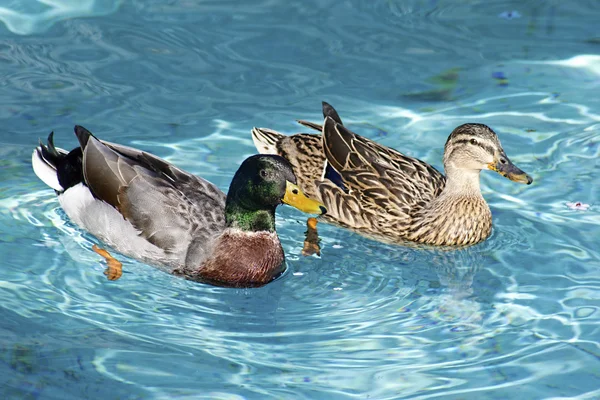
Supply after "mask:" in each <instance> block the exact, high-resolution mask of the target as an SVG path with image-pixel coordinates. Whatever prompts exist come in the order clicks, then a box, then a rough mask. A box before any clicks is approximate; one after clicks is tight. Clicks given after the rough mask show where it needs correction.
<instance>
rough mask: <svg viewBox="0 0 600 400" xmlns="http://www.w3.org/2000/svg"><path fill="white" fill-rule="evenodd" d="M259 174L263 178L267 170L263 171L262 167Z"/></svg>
mask: <svg viewBox="0 0 600 400" xmlns="http://www.w3.org/2000/svg"><path fill="white" fill-rule="evenodd" d="M260 176H262V177H263V178H266V177H267V171H265V170H264V169H261V170H260Z"/></svg>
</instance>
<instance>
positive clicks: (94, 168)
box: [32, 126, 327, 288]
mask: <svg viewBox="0 0 600 400" xmlns="http://www.w3.org/2000/svg"><path fill="white" fill-rule="evenodd" d="M53 135H54V133H53V132H52V133H50V135H49V136H48V139H47V143H46V144H43V143H42V142H41V141H40V144H39V146H37V147H36V148H35V149H34V151H33V154H32V166H33V170H34V172H35V174H36V175H37V176H38V177H39V178H40V179H41V180H42V181H43V182H44V183H45V184H46V185H48V186H49V187H51V188H52V189H54V190H55V193H56V194H57V197H58V202H59V203H60V206H61V207H62V209H63V210H64V211H65V213H66V214H67V216H68V217H69V219H70V220H71V221H72V222H73V223H74V224H76V225H77V226H79V227H80V228H82V229H83V230H85V231H87V232H89V233H90V234H92V235H93V236H95V237H96V238H97V239H99V240H100V241H101V242H103V243H104V244H106V245H108V246H110V247H111V248H113V249H114V250H116V251H117V252H118V253H120V254H123V255H125V256H129V257H133V258H135V259H137V260H140V261H142V262H145V263H148V264H152V265H155V266H158V267H160V268H162V269H164V270H166V271H168V272H170V273H172V274H174V275H177V276H181V277H183V278H185V279H188V280H192V281H197V282H203V283H207V284H211V285H215V286H224V287H238V288H240V287H259V286H263V285H265V284H267V283H269V282H271V281H273V280H274V279H276V278H277V277H278V276H280V275H281V274H282V273H283V272H284V270H285V262H284V252H283V248H282V246H281V243H280V241H279V238H278V236H277V232H276V230H275V209H276V208H277V207H278V206H279V205H281V204H287V205H290V206H293V207H296V208H298V209H299V210H301V211H303V212H306V213H309V214H316V215H321V214H324V213H325V212H326V211H327V210H326V208H325V207H324V206H323V204H322V203H320V202H318V201H316V200H314V199H310V198H308V197H307V196H306V195H305V194H304V193H303V191H302V190H301V189H300V187H299V186H298V185H297V179H296V176H295V175H294V172H293V169H292V166H291V165H290V164H289V162H288V161H286V160H285V159H284V158H283V157H281V156H277V155H262V154H256V155H253V156H250V157H248V158H246V159H245V160H244V161H243V162H242V163H241V165H240V166H239V169H238V170H237V172H236V173H235V175H234V176H233V179H232V180H231V184H230V186H229V190H228V192H227V194H225V193H223V192H222V191H221V190H220V189H219V188H218V187H217V186H216V185H214V184H213V183H211V182H209V181H208V180H206V179H203V178H201V177H198V176H195V175H193V174H191V173H189V172H186V171H184V170H182V169H180V168H178V167H176V166H175V165H173V164H171V163H169V162H167V161H165V160H163V159H161V158H159V157H157V156H155V155H152V154H150V153H148V152H145V151H142V150H139V149H135V148H132V147H128V146H123V145H119V144H115V143H111V142H107V141H102V140H100V139H98V138H96V137H95V136H94V135H93V134H92V133H91V132H90V131H88V130H87V129H85V128H84V127H82V126H75V135H76V137H77V139H78V141H79V146H78V147H76V148H75V149H73V150H71V151H66V150H64V149H61V148H58V147H55V145H54V136H53ZM94 250H95V251H97V248H95V249H94ZM97 252H98V253H99V254H102V253H100V252H99V251H97ZM103 256H105V255H103ZM105 257H106V258H107V260H109V258H108V256H105ZM109 279H110V278H109Z"/></svg>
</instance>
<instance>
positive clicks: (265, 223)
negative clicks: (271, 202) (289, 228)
mask: <svg viewBox="0 0 600 400" xmlns="http://www.w3.org/2000/svg"><path fill="white" fill-rule="evenodd" d="M225 222H226V224H227V227H229V228H236V229H240V230H242V231H247V232H261V231H265V232H275V207H273V208H272V209H259V210H257V209H255V208H253V207H248V206H245V205H244V204H242V203H241V202H238V201H233V200H230V199H229V197H228V198H227V203H226V205H225Z"/></svg>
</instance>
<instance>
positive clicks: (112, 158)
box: [75, 126, 225, 253]
mask: <svg viewBox="0 0 600 400" xmlns="http://www.w3.org/2000/svg"><path fill="white" fill-rule="evenodd" d="M75 133H76V135H77V138H78V139H79V142H80V146H81V148H82V149H83V165H82V168H83V174H84V180H85V183H86V185H87V186H88V187H89V188H90V191H91V192H92V193H93V195H94V196H95V197H96V198H98V199H100V200H103V201H105V202H106V203H108V204H110V205H111V206H113V207H114V208H115V209H117V210H118V211H119V212H120V213H121V215H122V216H123V217H124V218H125V219H126V220H127V221H129V222H130V223H131V224H132V225H133V226H134V227H135V228H136V229H138V230H139V231H140V235H141V236H142V237H144V238H146V240H148V241H149V242H150V243H152V244H154V245H156V246H158V247H160V248H161V249H163V250H165V251H166V252H171V253H179V252H185V251H186V249H187V248H188V246H189V244H190V243H191V241H192V239H194V240H197V239H198V238H199V237H200V238H202V237H205V238H206V239H207V240H209V239H210V238H211V237H214V236H215V235H218V234H219V233H221V232H222V230H223V229H224V226H225V218H224V215H223V214H224V210H225V194H224V193H223V192H222V191H221V190H219V189H218V188H217V187H216V186H215V185H213V184H212V183H210V182H208V181H207V180H205V179H202V178H199V177H197V176H194V175H192V174H189V173H187V172H185V171H183V170H181V169H179V168H177V167H175V166H174V165H172V164H170V163H168V162H166V161H165V160H162V159H161V158H159V157H156V156H153V155H151V154H149V153H146V152H143V151H140V150H137V149H134V148H131V147H127V146H121V145H117V144H113V143H109V142H102V141H100V140H98V139H97V138H95V137H94V136H93V135H92V134H91V132H89V131H88V130H86V129H85V128H83V127H81V126H77V127H75Z"/></svg>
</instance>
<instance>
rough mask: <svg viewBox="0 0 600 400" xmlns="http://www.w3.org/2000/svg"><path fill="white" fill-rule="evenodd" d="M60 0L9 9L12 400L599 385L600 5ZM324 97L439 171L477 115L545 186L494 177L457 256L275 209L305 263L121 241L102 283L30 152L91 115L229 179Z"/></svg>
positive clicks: (7, 285) (1, 34)
mask: <svg viewBox="0 0 600 400" xmlns="http://www.w3.org/2000/svg"><path fill="white" fill-rule="evenodd" d="M69 3H74V2H67V1H59V0H54V1H52V2H50V1H46V2H35V1H24V0H23V1H8V2H4V3H3V4H4V5H3V7H4V8H1V9H0V20H1V21H2V22H3V25H0V71H1V75H0V76H1V77H2V79H1V81H0V82H1V87H2V90H1V91H0V103H1V107H0V119H1V121H2V129H1V131H0V143H1V146H0V154H1V160H2V163H1V167H2V168H1V169H0V174H1V184H0V185H1V186H0V246H1V252H2V255H3V257H2V259H3V261H2V268H1V269H0V305H1V309H0V310H1V311H0V313H1V316H0V321H1V322H0V330H1V332H0V338H1V339H0V377H1V378H0V383H1V385H0V387H1V389H0V391H1V392H2V398H7V399H8V398H19V399H82V398H102V399H113V398H114V399H117V398H118V399H137V398H144V399H146V398H151V399H167V398H169V399H171V398H193V399H202V398H206V399H351V398H352V399H367V398H369V399H507V398H523V399H525V398H526V399H564V398H578V399H594V398H600V390H599V389H598V388H599V387H600V376H599V371H600V362H599V356H600V348H599V343H600V342H599V338H600V328H599V324H598V323H599V321H600V312H599V307H600V274H599V272H598V271H599V268H600V251H599V250H598V249H599V246H598V237H599V233H600V229H599V225H600V214H599V212H598V211H599V210H600V208H599V207H600V204H599V193H600V191H599V189H598V184H597V178H596V176H597V175H598V172H599V167H600V163H599V161H598V160H599V159H600V158H599V156H600V96H598V93H599V90H600V55H599V53H600V52H599V51H600V37H599V36H598V30H597V22H598V21H599V20H600V7H599V6H598V4H597V2H596V1H594V0H588V1H584V0H581V1H575V2H562V1H544V2H539V1H518V2H517V1H514V2H510V1H493V2H491V1H478V0H463V1H442V0H439V1H435V0H421V1H419V0H412V1H404V0H403V1H399V0H398V1H396V0H392V1H385V2H384V1H381V2H359V1H347V2H339V1H330V0H320V1H316V0H307V1H303V2H289V1H277V0H262V1H253V2H247V1H239V0H238V1H224V0H220V1H183V0H181V1H170V2H164V1H146V0H144V1H130V2H121V1H109V0H104V1H95V2H93V1H86V2H78V3H80V4H81V5H80V6H72V5H69ZM321 100H327V101H329V102H330V103H332V104H333V105H334V106H335V107H336V108H337V109H338V111H339V112H340V115H341V116H342V118H343V119H344V121H345V122H346V123H347V125H348V126H349V127H350V128H351V129H353V130H355V131H357V132H359V133H361V134H363V135H365V136H367V137H370V138H372V139H375V140H378V141H380V142H382V143H385V144H387V145H390V146H393V147H395V148H397V149H400V150H402V151H404V152H406V153H407V154H410V155H414V156H417V157H419V158H421V159H424V160H426V161H428V162H430V163H432V164H433V165H435V166H436V167H438V168H439V167H441V156H442V149H443V144H444V142H445V140H446V138H447V135H448V134H449V133H450V131H451V130H452V129H453V128H454V127H455V126H457V125H459V124H461V123H464V122H467V121H470V122H482V123H486V124H488V125H490V126H492V127H493V128H494V129H495V130H496V131H497V132H498V133H499V135H500V139H501V140H502V143H503V145H504V148H505V150H506V152H507V154H508V155H509V157H511V159H512V160H513V161H514V162H515V163H516V164H517V165H518V166H519V167H521V168H522V169H523V170H525V171H526V172H528V173H529V174H530V175H531V176H532V177H533V178H534V184H533V185H532V186H524V185H518V184H516V183H513V182H510V181H508V180H506V179H503V178H502V177H500V176H498V175H496V174H493V173H491V172H487V173H486V172H484V173H483V174H482V188H483V191H484V196H485V197H486V199H487V201H488V202H489V203H490V205H491V208H492V212H493V215H494V232H493V235H492V237H491V238H490V239H489V240H488V241H487V242H485V243H482V244H480V245H477V246H474V247H471V248H469V249H467V250H463V251H456V252H450V253H441V252H436V251H432V250H413V249H406V248H402V247H394V246H389V245H383V244H380V243H377V242H374V241H371V240H368V239H365V238H362V237H360V236H358V235H355V234H353V233H350V232H348V231H344V230H341V229H338V228H335V227H332V226H327V225H324V224H320V225H319V233H320V235H321V239H322V257H321V258H320V259H319V258H317V257H315V256H313V257H303V256H301V254H300V253H301V249H302V241H303V234H304V231H305V225H304V224H305V216H304V215H302V214H301V213H299V212H296V211H295V210H293V209H290V208H283V207H282V208H281V209H280V210H279V211H278V232H279V234H280V237H281V239H282V242H283V246H284V249H285V251H286V253H287V259H288V267H289V269H288V271H287V272H286V274H285V275H284V276H283V277H282V278H281V279H279V280H277V281H275V282H273V283H271V284H269V285H267V286H266V287H263V288H260V289H248V290H232V289H223V288H216V287H211V286H207V285H202V284H198V283H193V282H187V281H184V280H181V279H178V278H176V277H172V276H170V275H168V274H166V273H163V272H161V271H160V270H157V269H155V268H153V267H151V266H148V265H144V264H142V263H139V262H136V261H134V260H130V259H126V258H124V257H120V259H121V260H122V261H123V263H124V270H125V273H124V275H123V277H122V278H121V279H120V280H118V281H116V282H110V281H108V280H106V278H105V276H104V275H103V271H104V268H105V265H104V263H103V262H102V260H101V258H100V257H99V256H97V255H96V254H95V253H93V252H92V251H91V246H92V244H93V243H94V239H93V238H92V237H90V236H89V235H87V234H85V233H83V232H81V231H80V230H78V229H77V228H76V227H74V226H73V225H72V224H71V223H70V222H69V221H68V219H67V218H66V216H65V215H64V213H63V212H62V211H61V210H60V208H59V207H58V203H57V201H56V199H55V196H54V194H53V192H52V191H51V190H50V189H48V188H47V187H45V186H44V184H43V183H42V182H40V181H39V180H38V179H37V178H36V177H35V176H34V174H33V172H32V171H31V168H30V165H29V164H30V154H31V150H32V148H33V146H35V144H36V142H37V140H38V138H40V137H42V138H43V137H46V136H47V134H48V133H49V132H50V131H51V130H54V131H55V140H56V142H57V145H59V146H61V147H66V148H71V147H73V146H75V143H76V141H75V137H74V135H73V134H72V128H73V125H74V124H76V123H77V124H81V125H84V126H86V127H87V128H89V129H90V130H92V131H93V132H95V133H96V134H98V135H99V136H100V137H101V138H103V139H106V140H109V141H115V142H119V143H122V144H125V145H131V146H136V147H140V148H143V149H145V150H148V151H151V152H153V153H155V154H157V155H159V156H161V157H165V158H167V159H168V160H170V161H172V162H174V163H176V164H177V165H179V166H181V167H183V168H185V169H187V170H190V171H192V172H194V173H197V174H200V175H202V176H204V177H206V178H208V179H210V180H211V181H213V182H215V183H216V184H217V185H219V186H220V187H221V188H223V189H224V190H226V189H227V187H228V184H229V180H230V178H231V176H232V175H233V173H234V172H235V170H236V168H237V166H238V165H239V163H240V162H241V161H242V160H243V158H244V157H245V156H247V155H250V154H252V153H253V152H254V148H253V146H252V142H251V139H250V128H251V127H252V126H263V127H269V128H273V129H277V130H281V131H284V132H288V133H293V132H296V131H298V129H299V128H298V126H297V125H296V124H295V122H294V120H295V119H296V118H303V119H309V120H314V121H318V120H319V118H320V101H321ZM569 202H571V203H573V202H582V203H584V204H588V205H590V207H589V208H588V209H587V210H574V209H571V208H570V207H569V206H568V205H567V203H569Z"/></svg>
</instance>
